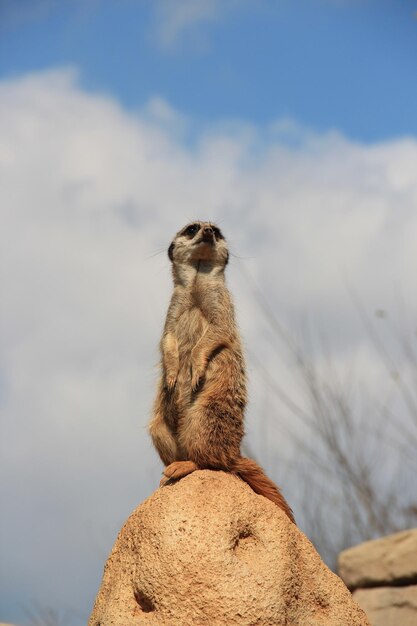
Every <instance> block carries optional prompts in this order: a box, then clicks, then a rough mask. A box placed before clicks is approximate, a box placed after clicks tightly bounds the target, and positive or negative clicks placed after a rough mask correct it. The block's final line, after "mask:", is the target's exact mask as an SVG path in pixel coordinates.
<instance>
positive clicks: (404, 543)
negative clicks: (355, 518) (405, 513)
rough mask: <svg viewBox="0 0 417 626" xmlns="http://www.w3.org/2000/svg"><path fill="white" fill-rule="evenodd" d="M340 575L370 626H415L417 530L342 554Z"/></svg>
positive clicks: (367, 543) (377, 540) (416, 614)
mask: <svg viewBox="0 0 417 626" xmlns="http://www.w3.org/2000/svg"><path fill="white" fill-rule="evenodd" d="M339 573H340V576H341V577H342V578H343V580H344V581H345V583H346V584H347V585H348V587H349V588H350V589H356V591H354V593H353V597H354V598H355V600H356V601H357V602H358V604H360V606H361V607H363V609H364V610H365V611H366V613H367V615H368V617H369V620H370V622H371V624H372V626H416V625H417V528H413V529H411V530H405V531H403V532H400V533H395V534H394V535H390V536H388V537H383V538H382V539H375V540H374V541H367V542H365V543H362V544H360V545H359V546H355V547H354V548H349V550H344V551H343V552H341V554H340V556H339Z"/></svg>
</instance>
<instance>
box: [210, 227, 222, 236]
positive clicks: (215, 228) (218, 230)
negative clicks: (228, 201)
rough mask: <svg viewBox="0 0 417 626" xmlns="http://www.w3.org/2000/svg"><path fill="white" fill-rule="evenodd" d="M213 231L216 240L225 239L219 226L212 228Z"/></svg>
mask: <svg viewBox="0 0 417 626" xmlns="http://www.w3.org/2000/svg"><path fill="white" fill-rule="evenodd" d="M212 229H213V233H214V236H215V237H216V239H224V237H223V235H222V232H221V230H220V228H217V226H212Z"/></svg>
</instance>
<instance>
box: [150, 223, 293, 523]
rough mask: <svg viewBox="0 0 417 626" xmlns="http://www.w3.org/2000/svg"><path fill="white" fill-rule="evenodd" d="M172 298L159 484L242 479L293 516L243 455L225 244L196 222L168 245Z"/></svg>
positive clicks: (240, 380) (159, 415)
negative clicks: (201, 474)
mask: <svg viewBox="0 0 417 626" xmlns="http://www.w3.org/2000/svg"><path fill="white" fill-rule="evenodd" d="M168 256H169V258H170V260H171V262H172V273H173V280H174V292H173V295H172V298H171V302H170V305H169V308H168V313H167V317H166V322H165V327H164V332H163V335H162V339H161V343H160V350H161V355H162V359H161V370H162V372H161V373H162V375H161V378H160V381H159V385H158V392H157V397H156V400H155V404H154V411H153V417H152V419H151V422H150V425H149V430H150V434H151V437H152V440H153V444H154V446H155V448H156V450H157V451H158V453H159V456H160V457H161V460H162V462H163V463H164V465H165V466H166V467H165V470H164V476H163V479H162V481H161V484H165V483H166V482H168V481H172V480H178V479H180V478H182V477H184V476H186V475H187V474H190V473H191V472H194V471H195V470H198V469H216V470H224V471H227V472H232V473H234V474H237V475H238V476H239V477H240V478H242V479H243V480H244V481H245V482H247V483H248V484H249V485H250V487H251V488H252V489H253V490H254V491H255V492H256V493H257V494H260V495H263V496H265V497H266V498H269V499H270V500H272V502H274V503H275V504H276V505H278V506H279V507H280V508H281V509H282V510H283V511H284V512H285V513H286V514H287V515H288V517H289V518H290V520H291V521H292V522H294V517H293V514H292V511H291V509H290V507H289V506H288V504H287V502H286V500H285V498H284V497H283V496H282V494H281V492H280V490H279V489H278V487H277V486H276V485H275V484H274V483H273V482H272V481H271V480H270V479H269V478H268V477H267V476H266V475H265V473H264V472H263V470H262V469H261V467H259V465H257V463H255V461H253V460H251V459H247V458H245V457H242V456H241V452H240V445H241V441H242V438H243V435H244V410H245V406H246V402H247V394H246V376H245V365H244V357H243V352H242V347H241V341H240V337H239V332H238V330H237V326H236V322H235V315H234V307H233V303H232V299H231V296H230V293H229V291H228V289H227V287H226V283H225V268H226V265H227V262H228V259H229V252H228V246H227V243H226V240H225V238H224V236H223V235H222V233H221V231H220V229H219V228H218V227H217V226H216V225H215V224H212V223H211V222H201V221H196V222H193V223H191V224H188V225H187V226H185V227H184V228H183V229H181V230H180V231H179V232H178V233H177V234H176V236H175V238H174V240H173V242H172V243H171V245H170V246H169V249H168Z"/></svg>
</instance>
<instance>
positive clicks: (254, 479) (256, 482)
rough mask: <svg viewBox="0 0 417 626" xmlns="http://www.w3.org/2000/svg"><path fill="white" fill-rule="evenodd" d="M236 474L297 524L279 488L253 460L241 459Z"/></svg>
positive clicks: (234, 467) (236, 463)
mask: <svg viewBox="0 0 417 626" xmlns="http://www.w3.org/2000/svg"><path fill="white" fill-rule="evenodd" d="M233 472H235V473H236V474H237V475H238V476H240V478H242V480H244V481H245V482H246V483H248V485H249V486H250V487H251V488H252V489H253V490H254V492H255V493H257V494H259V495H261V496H264V497H265V498H268V500H271V501H272V502H273V503H274V504H276V505H277V506H278V507H279V508H280V509H281V510H282V511H284V513H285V514H286V515H287V516H288V517H289V518H290V520H291V521H292V522H293V523H294V524H295V519H294V515H293V512H292V510H291V508H290V507H289V505H288V503H287V501H286V500H285V498H284V496H283V495H282V493H281V492H280V490H279V488H278V487H277V486H276V485H275V483H273V482H272V480H270V479H269V478H268V476H267V475H266V474H265V472H264V471H263V469H262V468H261V467H260V466H259V465H258V464H257V463H255V461H253V460H252V459H247V458H245V457H241V458H240V459H237V461H235V463H234V465H233Z"/></svg>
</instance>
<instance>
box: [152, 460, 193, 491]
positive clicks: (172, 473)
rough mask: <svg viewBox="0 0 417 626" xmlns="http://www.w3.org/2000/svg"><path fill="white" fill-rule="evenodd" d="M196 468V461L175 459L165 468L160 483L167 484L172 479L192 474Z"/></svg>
mask: <svg viewBox="0 0 417 626" xmlns="http://www.w3.org/2000/svg"><path fill="white" fill-rule="evenodd" d="M196 469H198V467H197V465H196V464H195V463H194V461H174V462H173V463H171V464H170V465H168V467H166V468H165V469H164V475H163V477H162V479H161V482H160V485H161V486H162V485H165V484H166V483H167V482H168V481H170V480H179V479H180V478H184V476H187V475H188V474H191V473H192V472H194V471H195V470H196Z"/></svg>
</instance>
